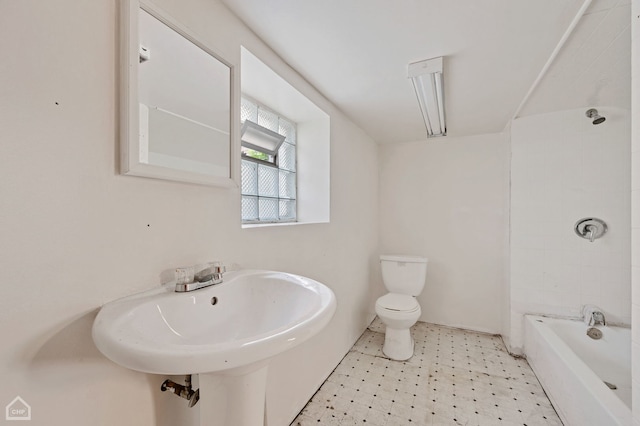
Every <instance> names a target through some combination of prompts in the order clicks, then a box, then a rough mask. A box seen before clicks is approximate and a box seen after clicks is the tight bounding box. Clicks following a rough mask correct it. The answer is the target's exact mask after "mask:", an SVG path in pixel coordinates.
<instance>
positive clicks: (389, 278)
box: [376, 255, 428, 361]
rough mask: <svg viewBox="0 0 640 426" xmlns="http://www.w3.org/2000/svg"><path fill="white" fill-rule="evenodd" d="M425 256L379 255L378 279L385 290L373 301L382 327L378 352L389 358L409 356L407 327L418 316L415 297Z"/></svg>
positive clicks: (423, 275) (410, 341) (421, 283)
mask: <svg viewBox="0 0 640 426" xmlns="http://www.w3.org/2000/svg"><path fill="white" fill-rule="evenodd" d="M427 261H428V259H427V258H425V257H418V256H396V255H381V256H380V265H381V269H382V280H383V281H384V286H385V287H386V288H387V290H389V293H387V294H385V295H384V296H382V297H380V298H379V299H378V300H377V301H376V314H378V317H379V318H380V320H381V321H382V322H383V323H384V325H385V326H386V331H385V336H384V346H383V347H382V352H384V354H385V355H386V356H388V357H389V358H391V359H395V360H398V361H404V360H406V359H409V358H411V356H412V355H413V345H414V342H413V338H412V337H411V332H410V330H409V329H410V328H411V326H413V325H414V324H415V323H416V322H417V321H418V318H420V313H421V312H422V311H421V310H420V304H419V303H418V301H417V300H416V296H418V295H419V294H420V293H421V292H422V289H423V288H424V281H425V278H426V276H427Z"/></svg>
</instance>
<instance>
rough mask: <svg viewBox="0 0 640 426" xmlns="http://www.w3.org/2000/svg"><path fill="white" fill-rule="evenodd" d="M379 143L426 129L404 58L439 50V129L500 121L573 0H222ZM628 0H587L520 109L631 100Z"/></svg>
mask: <svg viewBox="0 0 640 426" xmlns="http://www.w3.org/2000/svg"><path fill="white" fill-rule="evenodd" d="M222 1H223V2H224V3H225V4H226V5H227V6H228V7H229V8H230V9H231V10H232V11H233V12H234V13H235V14H236V15H237V16H238V17H239V18H240V19H241V20H242V21H244V22H245V23H246V24H247V26H249V27H250V28H251V29H252V30H253V31H254V32H255V33H256V34H257V35H258V37H260V38H261V39H262V40H264V41H265V42H266V43H267V44H268V45H269V46H270V47H271V48H272V49H273V50H274V51H275V52H276V53H277V54H278V55H280V56H281V57H282V58H283V60H284V61H286V62H287V63H289V64H290V65H291V66H292V67H293V68H294V69H296V70H297V71H298V72H299V73H300V74H301V75H302V76H303V77H304V78H305V79H306V80H308V81H309V82H310V83H311V84H312V85H314V86H315V87H316V88H317V89H318V90H319V91H320V92H322V93H323V94H324V95H325V96H326V97H327V98H328V99H329V100H330V101H332V102H333V103H334V104H335V105H336V106H337V107H338V108H340V109H341V110H342V111H343V112H345V113H346V114H347V115H348V116H349V117H350V118H351V119H352V120H353V121H354V122H355V123H357V124H358V125H359V126H360V127H361V128H362V129H364V130H365V131H366V132H367V133H368V134H369V135H370V136H371V137H372V138H373V139H374V140H376V141H377V142H379V143H394V142H406V141H415V140H421V139H424V138H425V137H426V136H425V135H426V131H425V128H424V123H423V121H422V118H421V116H420V112H419V107H418V103H417V100H416V98H415V94H414V92H413V87H412V85H411V82H410V80H408V79H407V64H409V63H411V62H415V61H419V60H423V59H428V58H433V57H437V56H444V57H445V71H444V76H445V99H446V114H447V131H448V134H449V135H451V136H463V135H471V134H483V133H494V132H501V131H503V130H504V129H505V126H507V124H508V123H509V121H510V119H511V118H512V117H513V116H514V114H515V113H516V111H517V110H518V107H519V106H520V105H521V103H522V102H523V100H524V99H525V96H526V94H527V93H528V91H529V89H530V88H531V87H532V85H533V83H534V81H536V78H537V77H538V75H539V74H540V72H541V70H542V69H543V67H544V65H545V63H546V62H547V60H548V59H549V57H550V56H551V53H552V52H553V51H554V49H555V48H556V46H557V45H558V43H559V41H560V40H561V38H562V36H563V34H564V33H565V31H566V30H567V28H568V27H569V25H570V23H571V21H572V20H573V19H574V17H575V16H576V14H577V12H578V11H579V9H580V7H581V6H582V4H583V2H584V1H583V0H535V1H525V0H484V1H481V2H479V1H471V0H467V1H463V0H395V1H390V0H322V1H311V0H269V1H264V0H222ZM629 3H630V0H593V3H592V4H591V6H590V7H589V9H587V13H586V14H585V16H584V17H583V18H582V19H581V20H580V22H579V24H578V25H577V26H576V28H575V31H574V32H573V33H572V35H571V36H570V37H569V39H568V41H567V43H566V44H565V46H564V47H563V49H562V50H561V51H560V53H559V55H558V56H557V59H556V60H555V61H554V62H553V63H552V65H551V67H550V68H549V72H548V73H547V74H546V75H545V76H544V77H543V78H542V79H541V80H540V84H539V85H538V86H537V88H536V90H535V91H534V92H533V93H532V96H531V97H530V98H529V99H528V101H527V102H526V103H525V104H524V105H523V107H522V108H521V113H520V114H519V115H528V114H537V113H541V112H549V111H554V110H560V109H567V108H574V107H582V106H586V105H604V104H606V105H614V106H622V107H627V108H628V107H629V105H630V95H629V92H630V75H631V71H630V25H629V24H630V21H631V18H630V4H629Z"/></svg>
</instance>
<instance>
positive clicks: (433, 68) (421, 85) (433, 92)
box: [408, 56, 447, 138]
mask: <svg viewBox="0 0 640 426" xmlns="http://www.w3.org/2000/svg"><path fill="white" fill-rule="evenodd" d="M408 74H409V78H410V79H411V81H412V82H413V88H414V89H415V90H416V95H417V96H418V103H419V104H420V111H421V112H422V118H424V124H425V125H426V126H427V137H428V138H432V137H434V136H446V135H447V125H446V123H445V120H444V87H443V82H442V56H441V57H439V58H433V59H427V60H424V61H419V62H414V63H412V64H409V69H408Z"/></svg>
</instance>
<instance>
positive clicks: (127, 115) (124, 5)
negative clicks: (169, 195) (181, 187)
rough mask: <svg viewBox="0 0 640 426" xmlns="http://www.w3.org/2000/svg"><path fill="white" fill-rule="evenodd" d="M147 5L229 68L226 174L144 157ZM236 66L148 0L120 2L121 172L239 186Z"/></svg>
mask: <svg viewBox="0 0 640 426" xmlns="http://www.w3.org/2000/svg"><path fill="white" fill-rule="evenodd" d="M140 9H143V10H144V11H145V12H147V13H149V14H151V15H152V16H153V17H155V18H156V19H158V20H160V21H161V22H162V23H163V24H165V25H167V27H169V28H170V29H172V30H174V31H175V32H177V33H178V34H180V35H181V36H183V37H184V38H186V39H187V40H189V41H190V42H192V43H193V44H195V45H196V46H198V47H199V48H201V49H202V50H204V51H205V52H207V53H208V54H209V55H211V56H212V57H213V58H214V59H216V60H218V61H220V62H221V63H222V64H223V65H225V66H227V67H228V68H229V98H230V105H229V129H230V132H229V158H228V164H229V175H228V176H226V177H222V176H213V175H207V174H203V173H198V172H190V171H186V170H179V169H172V168H169V167H164V166H158V165H153V164H148V163H143V162H141V161H140V134H139V131H140V116H139V114H140V113H139V101H138V66H139V63H138V61H139V47H138V45H139V44H140V43H139V24H138V23H139V11H140ZM234 75H235V69H234V66H233V65H232V64H231V63H229V62H228V61H226V60H224V59H222V58H221V56H220V55H218V54H217V53H215V52H214V51H213V50H212V49H211V48H209V47H208V46H206V45H205V43H203V42H202V41H201V40H200V39H199V38H198V37H196V36H195V34H194V33H193V32H192V31H190V30H188V29H187V28H185V27H184V26H183V25H181V24H180V23H179V22H177V21H176V20H175V19H173V18H172V17H171V16H169V15H168V14H167V13H166V12H164V11H162V10H161V9H160V8H159V7H157V6H155V5H154V4H153V3H151V2H149V1H147V0H121V2H120V173H121V174H124V175H129V176H142V177H148V178H155V179H164V180H171V181H178V182H188V183H196V184H200V185H210V186H219V187H228V188H231V187H237V186H238V183H237V180H236V179H235V176H236V175H237V170H236V169H237V165H236V161H233V160H234V158H236V157H238V148H237V146H236V145H237V144H236V143H235V140H236V133H237V131H238V129H237V126H235V125H234V111H235V102H236V100H235V98H234V93H233V87H234V78H235V77H234Z"/></svg>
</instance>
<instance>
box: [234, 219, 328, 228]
mask: <svg viewBox="0 0 640 426" xmlns="http://www.w3.org/2000/svg"><path fill="white" fill-rule="evenodd" d="M322 223H329V222H328V221H326V222H325V221H318V222H274V223H243V224H242V229H252V228H267V227H271V226H296V225H319V224H322Z"/></svg>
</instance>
